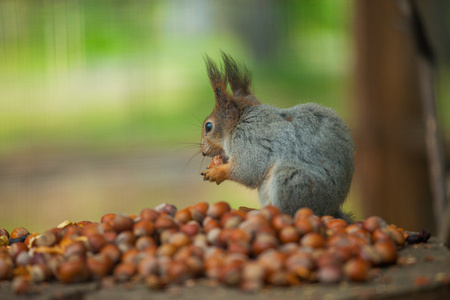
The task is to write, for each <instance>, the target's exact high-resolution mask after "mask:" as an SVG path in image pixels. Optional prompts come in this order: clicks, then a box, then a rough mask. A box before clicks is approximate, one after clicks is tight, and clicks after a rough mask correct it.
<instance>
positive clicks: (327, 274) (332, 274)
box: [317, 264, 343, 283]
mask: <svg viewBox="0 0 450 300" xmlns="http://www.w3.org/2000/svg"><path fill="white" fill-rule="evenodd" d="M342 277H343V275H342V270H341V268H340V267H339V266H337V265H332V264H331V265H326V266H324V267H322V268H320V269H319V270H318V271H317V279H318V280H319V281H320V282H322V283H337V282H340V281H341V280H342Z"/></svg>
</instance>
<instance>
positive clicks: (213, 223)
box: [203, 217, 220, 233]
mask: <svg viewBox="0 0 450 300" xmlns="http://www.w3.org/2000/svg"><path fill="white" fill-rule="evenodd" d="M213 228H220V224H219V221H217V220H215V219H213V218H211V217H206V218H205V219H204V220H203V231H204V232H205V233H208V232H209V231H210V230H211V229H213Z"/></svg>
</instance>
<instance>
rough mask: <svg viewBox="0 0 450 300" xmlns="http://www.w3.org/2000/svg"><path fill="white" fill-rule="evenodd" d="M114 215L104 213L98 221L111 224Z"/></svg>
mask: <svg viewBox="0 0 450 300" xmlns="http://www.w3.org/2000/svg"><path fill="white" fill-rule="evenodd" d="M115 217H116V214H105V215H103V216H102V217H101V218H100V222H101V223H110V224H112V222H113V221H114V218H115Z"/></svg>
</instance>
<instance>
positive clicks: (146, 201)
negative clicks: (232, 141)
mask: <svg viewBox="0 0 450 300" xmlns="http://www.w3.org/2000/svg"><path fill="white" fill-rule="evenodd" d="M352 9H353V2H352V1H346V0H327V1H269V0H265V1H235V0H233V1H207V0H193V1H181V0H180V1H68V0H67V1H8V0H4V1H1V2H0V201H1V203H2V208H1V209H0V226H1V227H5V228H6V229H8V230H12V229H13V228H15V227H18V226H24V227H26V228H28V229H29V230H30V231H38V232H39V231H43V230H45V229H48V228H50V227H53V226H56V225H57V224H58V223H59V222H62V221H64V220H65V219H70V220H72V221H81V220H90V221H97V220H99V219H100V217H101V216H102V215H103V214H105V213H110V212H115V213H118V212H124V213H135V214H137V213H139V211H140V210H141V209H142V208H144V207H154V206H156V205H157V204H159V203H162V202H169V203H173V204H175V205H177V206H179V207H185V206H188V205H191V204H194V203H196V202H198V201H209V202H214V201H219V200H226V201H229V202H230V203H231V204H232V206H234V207H237V206H239V205H244V206H250V207H258V206H259V203H258V200H257V195H256V191H251V190H248V189H246V188H244V187H241V186H239V185H238V184H236V183H232V182H226V183H224V184H222V185H221V186H220V187H217V186H216V185H215V184H208V183H204V182H202V178H201V176H200V175H199V173H200V172H201V170H202V169H203V168H204V167H205V166H206V165H207V164H208V163H209V161H208V159H205V160H203V159H202V156H201V155H198V154H199V151H198V143H199V141H200V132H201V123H202V121H203V120H204V118H205V117H206V116H207V115H209V113H210V112H211V110H212V108H213V105H214V100H213V94H212V91H211V88H210V86H209V82H208V79H207V76H206V72H205V66H204V61H203V58H204V56H205V54H208V55H209V56H211V57H212V58H214V59H216V60H218V59H219V58H220V50H223V51H224V52H227V53H229V54H230V55H232V56H233V57H234V58H235V59H236V60H237V61H239V62H245V64H246V65H247V66H248V67H249V68H250V69H252V70H253V74H254V76H253V78H254V81H253V86H254V91H255V94H256V96H257V97H258V98H259V99H260V100H261V101H262V102H264V103H268V104H272V105H276V106H279V107H289V106H293V105H296V104H298V103H305V102H309V101H314V102H318V103H320V104H323V105H325V106H329V107H332V108H334V109H335V110H337V111H338V113H339V114H340V115H341V116H342V117H343V119H344V120H345V121H346V122H347V124H349V126H350V127H352V126H353V123H352V122H353V113H354V111H353V108H352V102H353V101H354V99H353V98H352V97H353V92H352V80H353V77H352V76H353V67H354V64H355V61H354V59H353V57H354V55H353V50H354V44H353V31H352V24H353V23H352V20H353V16H352V15H353V10H352ZM439 72H440V73H439V78H438V89H437V97H438V101H439V102H438V107H439V113H440V118H441V120H443V121H442V123H443V125H444V127H445V129H446V131H447V132H448V130H449V129H450V121H449V118H450V113H449V112H450V104H449V103H448V101H446V100H448V99H450V97H449V95H450V89H449V87H448V84H447V85H446V84H443V82H448V79H449V78H450V76H449V74H450V71H449V67H448V63H447V65H446V67H444V68H440V70H439ZM350 198H351V199H350V202H349V205H348V208H349V209H353V210H355V211H356V213H358V208H357V204H356V203H357V201H356V200H355V199H354V198H355V196H354V193H353V192H352V193H351V196H350Z"/></svg>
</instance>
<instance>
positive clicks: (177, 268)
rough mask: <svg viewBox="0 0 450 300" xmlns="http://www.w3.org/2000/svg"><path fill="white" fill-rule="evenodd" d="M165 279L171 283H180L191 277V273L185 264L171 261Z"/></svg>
mask: <svg viewBox="0 0 450 300" xmlns="http://www.w3.org/2000/svg"><path fill="white" fill-rule="evenodd" d="M167 277H168V278H169V281H170V282H171V283H182V282H184V281H186V280H187V279H189V278H192V277H193V273H192V271H191V269H190V268H189V266H188V265H187V263H186V262H184V261H171V262H170V263H169V267H168V269H167Z"/></svg>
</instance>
